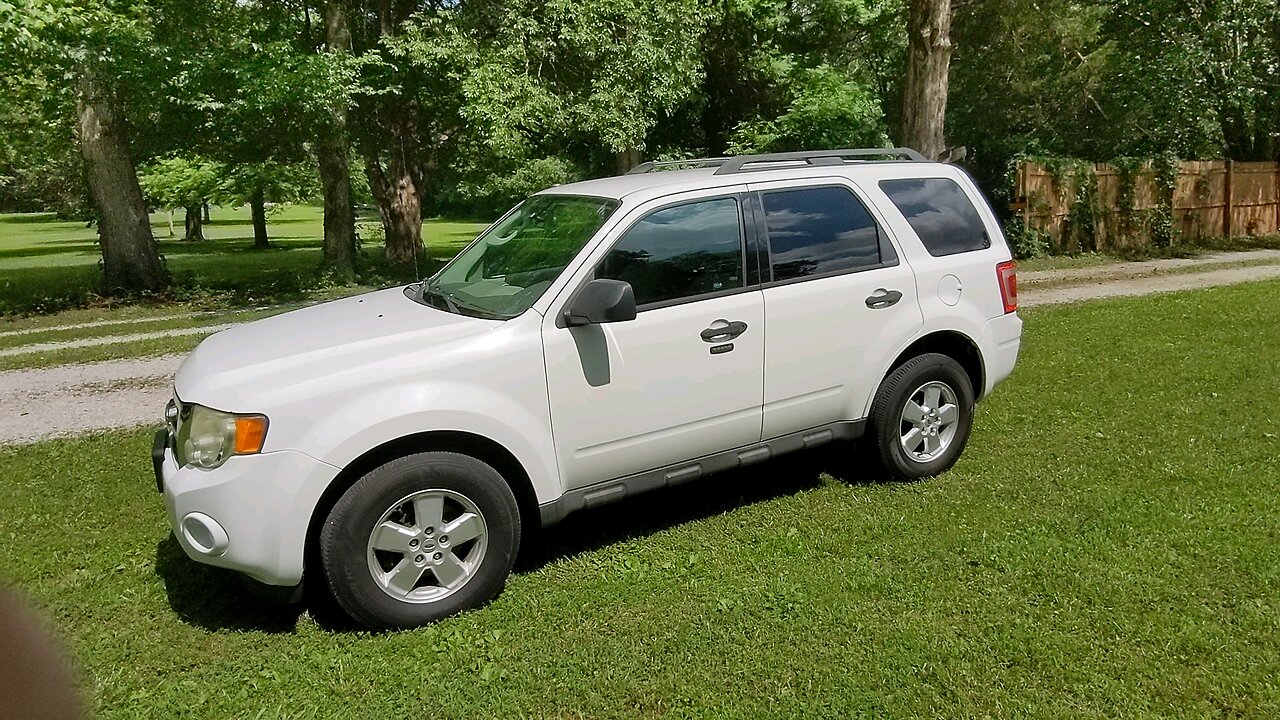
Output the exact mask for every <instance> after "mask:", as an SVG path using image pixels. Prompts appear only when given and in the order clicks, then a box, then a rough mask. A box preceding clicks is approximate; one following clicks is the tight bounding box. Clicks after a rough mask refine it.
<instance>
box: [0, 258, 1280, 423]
mask: <svg viewBox="0 0 1280 720" xmlns="http://www.w3.org/2000/svg"><path fill="white" fill-rule="evenodd" d="M1269 259H1275V260H1277V261H1280V250H1262V251H1254V252H1248V253H1230V254H1219V255H1209V256H1202V257H1198V258H1189V259H1186V260H1153V261H1149V262H1144V263H1123V264H1117V265H1114V266H1100V267H1094V268H1078V269H1069V270H1046V271H1038V272H1034V273H1031V272H1029V273H1022V274H1020V275H1019V278H1018V279H1019V280H1020V281H1023V282H1025V285H1024V287H1023V288H1021V291H1020V293H1019V295H1020V297H1019V304H1020V305H1021V306H1022V307H1035V306H1038V305H1053V304H1061V303H1072V302H1081V301H1085V300H1092V299H1096V298H1106V297H1121V296H1135V295H1151V294H1155V293H1163V292H1174V291H1178V290H1190V289H1193V288H1201V287H1213V286H1217V285H1232V284H1236V283H1242V282H1248V281H1251V280H1262V279H1266V278H1275V277H1280V264H1275V265H1252V266H1246V267H1229V268H1221V269H1207V270H1205V271H1203V272H1185V273H1184V272H1177V273H1168V272H1167V271H1169V270H1179V271H1180V270H1181V269H1184V268H1195V267H1198V266H1207V267H1210V268H1211V266H1213V265H1221V264H1225V263H1236V262H1256V261H1260V260H1269ZM1161 272H1164V273H1165V274H1159V273H1161ZM1151 273H1156V274H1155V275H1151ZM1063 283H1065V284H1063ZM1037 285H1047V286H1046V287H1037ZM213 329H221V327H217V328H193V329H192V330H196V331H201V332H208V331H210V330H213ZM184 331H185V329H184ZM172 332H173V331H161V332H157V333H134V334H130V335H128V336H123V335H117V336H114V337H115V338H116V341H117V342H119V341H121V339H122V338H125V337H128V338H141V337H142V336H144V335H145V336H147V337H165V336H166V335H168V334H171V333H172ZM93 340H94V344H105V343H107V342H111V340H110V339H109V338H94V339H93ZM44 345H50V344H49V343H41V344H30V345H25V346H19V347H16V348H13V349H12V350H13V352H6V353H4V354H18V352H17V351H21V350H22V348H34V347H38V346H40V347H43V346H44ZM46 349H47V348H46ZM181 362H182V356H180V355H164V356H161V357H152V358H140V359H127V360H110V361H106V362H96V363H85V364H80V365H60V366H55V367H50V368H36V369H30V370H8V371H2V372H0V409H3V412H0V445H4V444H22V443H31V442H36V441H39V440H44V439H47V438H53V437H61V436H67V435H75V434H78V433H83V432H89V431H94V430H107V429H111V428H120V427H132V426H137V425H145V424H154V425H159V424H160V422H161V417H162V414H163V411H164V404H165V403H166V402H167V401H168V399H169V394H170V383H171V382H172V379H173V374H174V372H175V371H177V369H178V365H179V364H180V363H181Z"/></svg>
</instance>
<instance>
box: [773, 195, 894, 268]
mask: <svg viewBox="0 0 1280 720" xmlns="http://www.w3.org/2000/svg"><path fill="white" fill-rule="evenodd" d="M761 204H762V205H763V206H764V222H765V227H766V228H768V231H769V255H770V262H771V264H772V266H773V279H774V281H779V280H792V279H795V278H802V277H808V276H812V275H828V274H833V273H840V272H849V271H852V270H860V269H863V268H870V267H879V266H880V265H882V264H884V261H886V260H889V258H887V257H886V258H882V257H881V237H880V230H879V228H877V227H876V221H875V220H874V219H873V218H872V217H871V213H869V212H867V208H866V207H864V206H863V204H862V202H861V201H859V200H858V198H857V197H855V196H854V194H853V193H851V192H849V191H848V190H846V189H844V188H838V187H816V188H803V189H797V190H775V191H772V192H766V193H763V194H762V195H761ZM889 252H890V253H891V252H892V251H889ZM893 259H894V260H896V258H893Z"/></svg>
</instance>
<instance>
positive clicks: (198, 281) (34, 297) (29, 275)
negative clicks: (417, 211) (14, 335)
mask: <svg viewBox="0 0 1280 720" xmlns="http://www.w3.org/2000/svg"><path fill="white" fill-rule="evenodd" d="M211 217H212V220H213V222H212V223H210V224H209V225H206V226H205V236H206V238H207V241H206V242H203V243H189V242H183V241H181V240H179V239H178V238H172V237H169V236H168V218H167V214H164V213H156V214H154V215H152V217H151V224H152V228H153V230H154V232H155V235H156V239H157V241H159V244H160V252H161V253H162V254H163V255H164V257H165V262H166V265H167V267H168V268H169V272H170V273H171V274H172V275H173V278H174V290H173V292H172V295H171V297H169V298H167V299H169V300H179V301H185V302H191V301H203V302H204V304H206V305H211V306H217V307H223V306H227V305H253V304H262V303H276V302H287V301H297V300H306V299H310V298H312V297H314V296H315V295H316V294H317V293H324V292H331V291H330V290H329V289H327V288H326V287H325V284H324V282H323V278H322V277H321V273H320V244H321V237H322V236H323V227H322V221H323V218H322V212H321V210H320V208H316V207H312V206H306V205H297V206H289V207H285V208H282V209H281V210H279V211H277V212H275V213H273V214H272V215H271V216H270V217H269V218H268V233H269V235H270V237H271V243H272V245H273V246H274V247H273V248H272V249H270V250H255V249H254V248H253V228H252V226H251V224H250V219H249V213H248V210H247V208H214V209H213V213H212V216H211ZM373 225H376V220H375V219H374V218H364V219H363V222H362V226H363V227H365V228H368V227H372V226H373ZM483 227H484V226H483V225H482V224H479V223H475V222H453V221H442V220H428V221H426V222H424V223H423V237H424V240H425V242H426V245H427V257H426V258H424V259H423V262H422V263H421V264H420V266H419V268H418V270H417V273H418V274H420V275H425V274H427V273H429V272H431V271H433V270H434V269H435V268H437V267H439V265H440V263H442V262H444V261H446V260H448V259H449V258H451V257H453V255H455V254H456V253H457V252H458V250H460V249H461V248H462V246H463V245H464V244H465V243H466V242H467V241H469V240H471V238H473V237H475V235H476V233H477V232H479V231H480V230H482V229H483ZM177 229H178V232H179V233H181V232H182V222H181V213H179V218H178V228H177ZM100 258H101V254H100V252H99V250H98V245H97V234H96V231H95V229H94V228H91V227H87V226H86V225H85V223H83V222H65V221H59V220H57V219H56V218H54V217H52V216H51V215H47V214H25V215H12V214H11V215H3V214H0V315H5V314H14V313H32V312H36V313H46V312H52V311H57V310H63V309H66V308H77V307H83V306H86V305H92V304H94V303H95V302H100V299H99V298H97V296H96V292H97V285H98V281H99V277H100V271H99V270H98V261H99V259H100ZM414 274H415V271H414V269H413V268H411V267H393V266H390V265H388V264H387V263H386V261H385V259H384V258H383V257H382V254H381V248H380V246H378V245H377V244H373V243H367V244H366V245H365V246H364V248H363V250H362V254H361V262H360V280H361V283H362V284H363V288H364V289H367V288H368V287H371V286H378V285H383V284H389V283H391V282H398V281H404V280H408V279H411V278H413V276H414Z"/></svg>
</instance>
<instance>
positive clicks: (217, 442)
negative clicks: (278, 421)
mask: <svg viewBox="0 0 1280 720" xmlns="http://www.w3.org/2000/svg"><path fill="white" fill-rule="evenodd" d="M187 407H189V408H190V409H191V412H190V414H189V415H188V416H187V417H185V418H183V419H182V422H181V424H180V425H179V428H178V436H177V438H176V442H175V443H174V445H175V448H174V454H175V455H176V458H175V459H176V460H177V461H178V464H179V465H184V466H185V465H194V466H196V467H198V468H205V469H212V468H216V467H218V466H219V465H221V464H222V463H224V462H226V461H227V458H229V457H231V456H232V455H252V454H254V453H258V452H261V451H262V443H263V442H264V441H265V440H266V439H267V418H266V416H265V415H233V414H231V413H225V412H222V411H220V410H212V409H210V408H207V407H204V406H203V405H189V406H187Z"/></svg>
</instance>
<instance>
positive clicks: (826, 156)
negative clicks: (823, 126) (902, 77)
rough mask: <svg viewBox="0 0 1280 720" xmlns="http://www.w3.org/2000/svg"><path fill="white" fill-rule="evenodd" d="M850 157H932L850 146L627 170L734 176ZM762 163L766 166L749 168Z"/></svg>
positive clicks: (913, 159)
mask: <svg viewBox="0 0 1280 720" xmlns="http://www.w3.org/2000/svg"><path fill="white" fill-rule="evenodd" d="M847 159H855V160H860V161H861V162H904V161H905V162H929V158H927V157H925V156H924V155H921V154H920V153H918V152H916V151H915V150H912V149H911V148H905V147H894V148H848V149H845V150H802V151H800V152H784V153H767V154H764V155H737V156H734V157H714V158H697V159H690V160H656V161H649V162H644V163H640V164H639V165H637V166H635V167H633V168H631V170H630V171H628V172H627V174H628V175H640V174H643V173H648V172H654V171H657V170H667V169H681V168H708V167H713V168H716V175H732V174H734V173H740V172H753V171H756V170H774V169H776V168H771V167H768V165H770V164H776V163H790V164H793V165H799V164H803V165H842V164H844V163H845V161H846V160H847ZM754 165H761V166H764V167H748V166H754Z"/></svg>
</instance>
